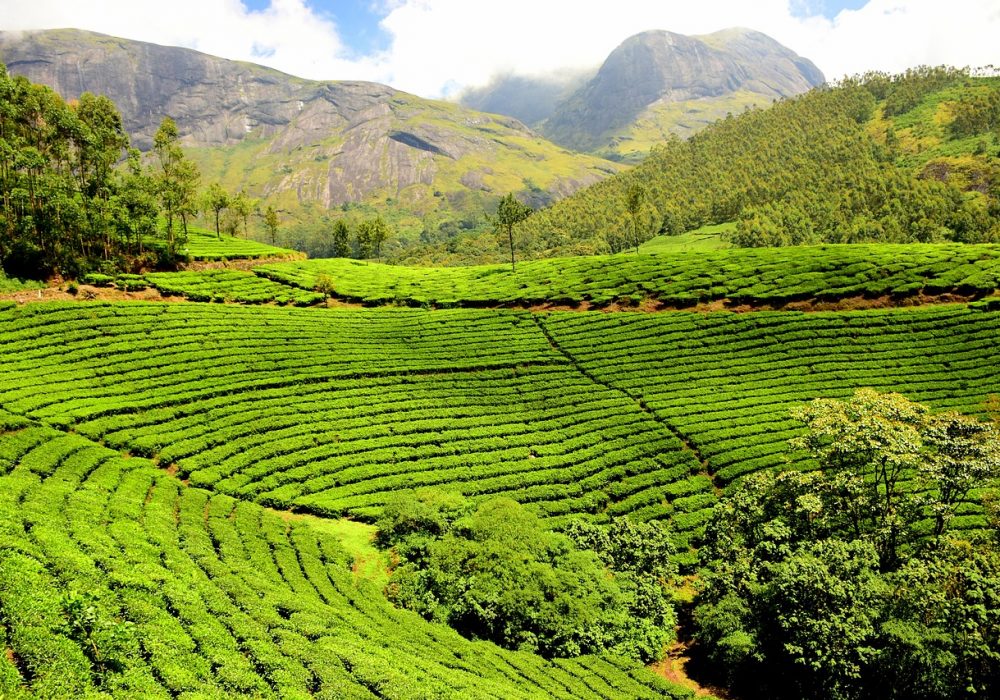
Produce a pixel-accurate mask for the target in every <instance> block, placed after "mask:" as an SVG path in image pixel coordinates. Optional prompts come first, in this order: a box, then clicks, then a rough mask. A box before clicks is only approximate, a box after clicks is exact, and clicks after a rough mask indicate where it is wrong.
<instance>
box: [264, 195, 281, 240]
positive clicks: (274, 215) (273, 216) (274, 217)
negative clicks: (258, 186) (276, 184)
mask: <svg viewBox="0 0 1000 700" xmlns="http://www.w3.org/2000/svg"><path fill="white" fill-rule="evenodd" d="M264 226H265V227H266V228H267V232H268V233H269V234H270V236H271V243H272V244H273V243H274V242H275V240H277V238H278V212H277V211H275V209H274V207H272V206H271V205H270V204H269V205H267V209H265V210H264Z"/></svg>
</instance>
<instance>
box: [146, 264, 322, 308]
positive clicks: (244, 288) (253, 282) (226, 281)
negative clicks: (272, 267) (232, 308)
mask: <svg viewBox="0 0 1000 700" xmlns="http://www.w3.org/2000/svg"><path fill="white" fill-rule="evenodd" d="M143 277H144V279H145V280H146V281H147V282H148V283H149V284H150V286H152V287H156V289H158V290H159V291H160V293H161V294H164V295H166V296H181V297H185V298H186V299H189V300H190V301H217V302H235V303H239V304H269V303H276V304H293V305H295V306H309V305H310V304H316V303H319V302H321V301H323V300H324V299H326V295H325V294H320V293H319V292H310V291H306V290H304V289H299V288H297V287H292V286H290V285H285V284H280V283H278V282H272V281H271V280H269V279H266V278H264V277H259V276H258V275H255V274H253V273H252V272H244V271H242V270H188V271H184V272H147V273H146V274H145V275H143Z"/></svg>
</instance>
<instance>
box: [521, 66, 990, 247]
mask: <svg viewBox="0 0 1000 700" xmlns="http://www.w3.org/2000/svg"><path fill="white" fill-rule="evenodd" d="M996 85H997V79H996V78H978V77H971V76H970V75H969V74H967V73H966V72H964V71H956V70H951V69H945V68H924V69H915V70H911V71H908V72H907V73H905V74H903V75H898V76H889V75H885V74H867V75H863V76H860V77H857V78H853V79H849V80H845V81H843V82H842V83H840V84H838V85H833V86H828V87H825V88H820V89H816V90H813V91H811V92H809V93H806V94H805V95H802V96H799V97H796V98H793V99H788V100H783V101H781V102H778V103H776V104H774V105H772V106H770V107H769V108H768V109H751V110H748V111H746V112H744V113H743V114H740V115H739V116H732V117H728V118H726V119H723V120H721V121H719V122H716V123H715V124H713V125H711V126H709V127H708V128H706V129H705V130H704V131H702V132H700V133H698V134H696V135H694V136H692V137H691V138H690V139H688V140H687V141H681V140H679V139H673V140H671V141H668V142H666V143H664V144H663V145H662V146H657V147H654V148H653V150H652V151H651V153H650V156H649V158H648V159H647V160H645V161H644V162H643V163H641V164H640V165H638V166H636V167H635V168H633V169H632V170H629V171H627V172H625V173H622V174H619V175H616V176H614V177H612V178H609V179H607V180H605V181H602V182H600V183H597V184H596V185H593V186H591V187H589V188H587V189H586V190H583V191H581V192H578V193H577V194H575V195H573V196H571V197H568V198H566V199H564V200H562V201H560V202H557V203H555V204H553V205H552V206H551V207H549V208H547V209H545V210H543V211H541V212H539V213H538V214H537V215H536V216H534V217H532V218H531V219H530V220H529V221H527V222H525V223H524V224H523V225H522V226H521V227H520V228H519V231H520V234H521V236H522V240H523V245H524V248H525V251H526V253H527V254H530V255H534V256H545V255H551V254H553V253H555V252H558V253H562V254H567V253H570V254H591V253H596V252H608V251H613V250H615V249H617V248H618V244H617V243H616V240H617V239H618V238H620V237H622V236H623V235H627V233H628V231H629V230H630V228H631V227H632V221H633V217H632V216H631V214H630V211H631V203H630V199H631V196H630V191H631V190H632V189H633V188H635V187H636V186H638V187H642V188H643V189H644V191H645V192H646V193H647V196H646V197H645V198H644V201H643V205H642V212H643V213H642V216H643V217H644V218H645V221H646V223H645V224H644V226H645V231H647V233H646V234H644V235H645V236H647V237H648V236H649V235H653V234H655V233H657V232H661V233H666V234H679V233H682V232H684V231H688V230H691V229H694V228H698V227H699V226H702V225H705V224H721V223H724V222H729V221H735V222H737V229H736V231H735V232H734V233H733V234H732V240H733V242H734V243H736V244H737V245H740V246H781V245H798V244H807V243H857V242H896V243H898V242H908V241H910V242H913V241H924V242H928V241H941V240H953V241H960V242H982V241H992V240H996V239H997V236H998V235H1000V223H998V222H1000V194H998V187H1000V176H998V174H997V172H998V170H997V169H998V149H1000V135H998V134H997V133H996V121H995V120H994V119H993V117H992V116H991V115H993V111H992V110H993V109H994V108H993V107H991V106H990V105H992V104H993V101H994V100H995V99H996V98H995V97H991V96H992V95H995V92H996V90H997V87H996ZM921 110H923V111H921ZM917 112H920V115H921V116H920V118H919V119H917V118H916V113H917ZM937 113H940V114H943V115H948V114H951V116H946V117H945V125H944V126H942V127H937V126H935V124H936V122H937V120H938V118H937V117H935V116H934V115H935V114H937ZM920 129H923V130H925V131H927V130H931V131H933V133H931V132H930V131H929V132H928V133H923V132H920V135H919V137H918V136H917V135H916V134H915V132H916V131H918V130H920ZM928 144H938V145H936V146H929V145H928Z"/></svg>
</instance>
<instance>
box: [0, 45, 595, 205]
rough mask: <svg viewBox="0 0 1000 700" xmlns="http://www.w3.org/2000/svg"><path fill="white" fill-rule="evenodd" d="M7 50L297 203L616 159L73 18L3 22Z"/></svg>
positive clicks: (465, 112) (390, 92)
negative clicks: (62, 23)
mask: <svg viewBox="0 0 1000 700" xmlns="http://www.w3.org/2000/svg"><path fill="white" fill-rule="evenodd" d="M0 61H2V62H3V63H5V64H6V65H7V68H8V70H9V72H10V73H12V74H15V75H24V76H26V77H27V78H29V79H30V80H32V81H33V82H37V83H43V84H46V85H49V86H50V87H52V88H53V89H55V90H56V91H57V92H59V93H60V94H61V95H62V96H63V97H64V98H66V99H73V98H76V97H78V96H79V95H80V94H81V93H82V92H85V91H87V92H92V93H96V94H103V95H107V96H108V97H110V98H111V99H112V100H113V101H114V102H115V104H117V105H118V108H119V109H120V110H121V112H122V116H123V118H124V121H125V125H126V128H127V129H128V131H129V133H130V134H131V136H132V141H133V144H134V145H136V146H138V147H139V148H140V149H143V150H145V149H148V148H150V147H151V145H152V137H153V134H154V133H155V132H156V129H157V127H158V126H159V124H160V122H161V121H162V119H163V117H165V116H170V117H172V118H173V119H174V120H175V121H176V122H177V125H178V128H179V130H180V133H181V136H182V143H183V145H185V146H186V147H187V148H188V149H190V150H191V152H192V155H193V157H194V158H195V160H196V161H197V162H198V163H199V165H201V167H202V170H203V173H204V174H205V175H206V176H207V177H208V178H211V179H221V180H222V181H223V182H224V184H227V185H228V186H230V187H233V188H236V187H246V188H247V189H248V190H250V191H251V193H252V194H254V195H256V196H265V197H267V196H270V197H274V198H278V199H280V200H281V202H282V203H283V204H284V205H285V206H289V207H292V206H294V205H295V204H296V203H299V204H320V205H322V206H323V207H333V206H337V205H342V204H346V203H361V202H368V201H371V200H374V199H377V200H378V201H380V202H384V200H385V198H387V197H389V198H393V199H398V200H399V203H401V204H403V205H404V206H405V205H413V206H414V207H415V208H416V210H417V211H418V213H427V211H428V210H432V209H435V208H442V207H443V208H447V207H449V206H451V204H453V203H454V202H456V201H464V199H468V198H467V197H464V199H463V195H464V194H468V192H467V191H468V190H473V191H474V192H475V193H476V194H478V195H482V194H484V193H485V194H487V195H489V194H503V193H504V192H506V191H510V190H514V191H518V190H520V189H523V188H526V187H527V185H526V184H525V183H523V182H522V179H523V178H522V176H521V175H520V174H519V173H520V172H521V171H522V170H525V171H531V172H532V174H533V179H532V182H531V184H532V185H533V186H535V187H542V188H544V189H548V190H551V191H553V192H563V193H564V192H567V191H573V190H575V189H576V188H578V187H580V186H583V185H585V184H589V183H592V182H595V181H596V180H598V179H600V178H602V177H604V176H606V175H607V174H609V173H610V172H613V169H609V168H608V164H607V163H606V162H602V161H599V160H597V159H593V158H587V157H584V156H574V155H570V154H567V153H565V151H562V150H561V149H559V148H558V147H556V146H554V145H553V144H551V143H548V142H547V141H545V140H543V139H542V138H540V137H539V136H538V135H537V134H536V133H534V132H533V131H531V130H530V129H528V128H527V127H525V126H524V125H523V124H522V123H520V122H519V121H517V120H516V119H513V118H509V117H502V116H491V115H486V114H482V113H479V112H475V111H473V110H469V109H463V108H460V107H457V106H455V105H451V104H448V103H442V102H436V101H433V100H423V99H420V98H417V97H415V96H413V95H409V94H406V93H403V92H400V91H398V90H394V89H392V88H390V87H387V86H385V85H378V84H375V83H366V82H356V81H326V82H323V81H311V80H304V79H300V78H296V77H293V76H290V75H286V74H284V73H281V72H279V71H275V70H272V69H269V68H264V67H262V66H257V65H253V64H249V63H242V62H237V61H228V60H225V59H221V58H217V57H215V56H209V55H206V54H203V53H199V52H197V51H192V50H189V49H181V48H174V47H166V46H158V45H155V44H147V43H143V42H137V41H130V40H127V39H119V38H115V37H109V36H104V35H101V34H95V33H92V32H84V31H79V30H69V29H66V30H52V31H39V32H16V33H12V32H0ZM540 160H541V161H549V162H550V163H551V165H552V168H551V174H550V176H549V177H546V176H545V174H544V173H542V174H541V176H539V175H538V174H537V173H535V171H537V167H535V166H533V165H532V164H534V163H537V162H538V161H540ZM463 181H464V182H471V183H473V184H472V185H471V186H469V185H466V184H464V183H463ZM434 193H437V194H436V195H435V194H434ZM435 197H436V199H435ZM473 199H476V198H473ZM449 203H451V204H449ZM476 205H477V206H478V200H477V201H476Z"/></svg>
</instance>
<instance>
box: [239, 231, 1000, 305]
mask: <svg viewBox="0 0 1000 700" xmlns="http://www.w3.org/2000/svg"><path fill="white" fill-rule="evenodd" d="M255 271H256V272H257V273H258V274H260V275H263V276H266V277H268V278H270V279H273V280H276V281H279V282H284V283H288V284H294V285H297V286H299V287H302V288H304V289H309V290H312V289H318V288H323V289H329V290H330V291H331V293H332V294H333V295H334V296H335V297H338V298H341V299H345V300H349V301H360V302H363V303H366V304H384V303H400V304H408V305H421V304H435V305H439V306H505V305H507V306H530V305H545V304H569V305H581V304H588V305H594V306H598V307H600V306H606V305H608V304H610V303H614V302H619V303H624V304H626V305H639V304H643V303H646V302H654V303H658V304H664V305H669V306H689V305H693V304H696V303H699V302H711V301H717V300H727V301H728V302H729V303H732V304H741V303H753V304H782V303H786V302H793V301H801V300H809V299H820V300H837V299H842V298H845V297H852V296H865V297H878V296H882V295H891V296H894V297H896V298H897V299H904V298H906V297H909V296H914V295H919V294H944V293H961V294H966V295H982V294H989V293H991V292H993V291H994V290H995V289H997V288H998V286H1000V247H996V246H990V245H958V244H951V245H926V244H910V245H833V246H810V247H789V248H783V249H778V250H774V249H764V250H759V249H757V250H754V249H728V250H699V249H697V248H695V249H693V250H689V251H684V250H682V251H677V252H671V253H662V254H658V255H638V256H636V255H633V254H628V253H620V254H618V255H611V256H587V257H577V258H556V259H549V260H529V261H525V262H521V263H519V264H518V265H517V267H516V270H515V271H513V272H512V271H511V270H510V267H509V266H505V265H479V266H470V267H449V268H420V267H403V266H392V265H378V264H374V263H368V262H361V261H357V260H347V259H327V260H322V259H320V260H304V261H301V262H289V263H275V264H272V265H264V266H261V267H258V268H256V269H255Z"/></svg>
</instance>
